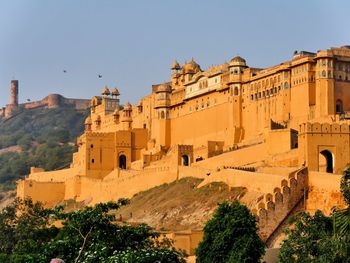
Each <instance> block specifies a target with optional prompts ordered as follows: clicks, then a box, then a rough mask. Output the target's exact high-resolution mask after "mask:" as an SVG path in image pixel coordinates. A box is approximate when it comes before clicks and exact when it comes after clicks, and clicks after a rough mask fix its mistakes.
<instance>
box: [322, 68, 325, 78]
mask: <svg viewBox="0 0 350 263" xmlns="http://www.w3.org/2000/svg"><path fill="white" fill-rule="evenodd" d="M322 77H324V78H325V77H326V71H325V70H323V71H322Z"/></svg>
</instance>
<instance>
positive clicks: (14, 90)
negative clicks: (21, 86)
mask: <svg viewBox="0 0 350 263" xmlns="http://www.w3.org/2000/svg"><path fill="white" fill-rule="evenodd" d="M17 109H18V80H11V87H10V103H9V104H7V105H6V108H5V117H6V118H7V117H11V116H12V114H13V112H14V111H16V110H17Z"/></svg>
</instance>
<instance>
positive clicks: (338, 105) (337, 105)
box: [335, 100, 343, 113]
mask: <svg viewBox="0 0 350 263" xmlns="http://www.w3.org/2000/svg"><path fill="white" fill-rule="evenodd" d="M335 112H336V113H341V112H343V102H342V100H337V102H336V103H335Z"/></svg>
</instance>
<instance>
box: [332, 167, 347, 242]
mask: <svg viewBox="0 0 350 263" xmlns="http://www.w3.org/2000/svg"><path fill="white" fill-rule="evenodd" d="M340 191H341V192H342V194H343V197H344V200H345V202H346V204H347V207H346V208H345V209H342V210H339V211H335V214H334V216H335V227H336V231H337V232H338V233H339V234H340V235H342V236H345V237H347V238H348V239H347V241H348V242H349V239H350V167H348V168H347V169H346V170H345V171H344V174H343V177H342V180H341V183H340Z"/></svg>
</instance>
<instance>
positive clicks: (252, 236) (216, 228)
mask: <svg viewBox="0 0 350 263" xmlns="http://www.w3.org/2000/svg"><path fill="white" fill-rule="evenodd" d="M257 231H258V228H257V221H256V218H255V217H254V216H253V215H252V214H251V213H250V211H249V209H248V208H247V207H246V206H244V205H241V204H240V203H239V202H238V201H235V202H233V203H228V202H224V203H222V204H220V205H219V207H218V208H217V210H216V211H215V213H214V215H213V218H212V219H210V220H209V221H208V222H207V224H206V225H205V227H204V237H203V241H202V242H201V243H200V244H199V246H198V248H197V249H196V256H197V262H199V263H207V262H208V263H214V262H215V263H219V262H245V263H249V262H252V263H253V262H254V263H256V262H259V260H260V258H261V257H262V256H263V255H264V252H265V245H264V243H263V241H262V240H261V239H260V237H259V236H258V234H257Z"/></svg>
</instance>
